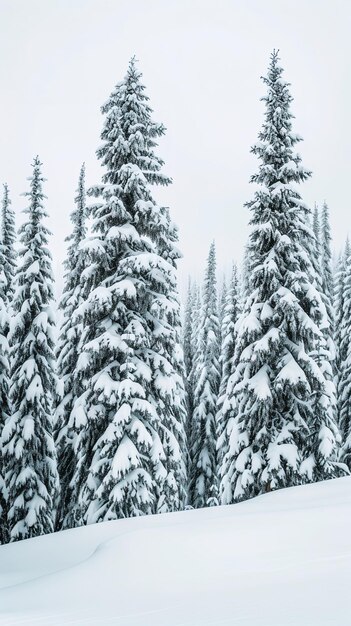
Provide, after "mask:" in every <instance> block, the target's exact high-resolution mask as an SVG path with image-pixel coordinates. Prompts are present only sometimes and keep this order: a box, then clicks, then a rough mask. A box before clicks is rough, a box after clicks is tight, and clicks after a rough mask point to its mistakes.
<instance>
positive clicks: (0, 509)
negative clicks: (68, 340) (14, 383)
mask: <svg viewBox="0 0 351 626" xmlns="http://www.w3.org/2000/svg"><path fill="white" fill-rule="evenodd" d="M4 268H5V258H4V254H3V245H2V244H1V245H0V544H2V543H7V541H8V539H9V537H8V524H7V504H8V490H7V483H6V479H5V473H6V465H5V458H4V451H3V437H2V433H3V428H4V426H5V423H6V421H7V420H8V419H9V415H10V408H9V346H8V340H7V336H8V329H9V314H8V307H7V281H6V276H5V270H4Z"/></svg>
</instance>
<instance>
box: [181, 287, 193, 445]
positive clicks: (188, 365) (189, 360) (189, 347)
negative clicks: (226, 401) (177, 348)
mask: <svg viewBox="0 0 351 626" xmlns="http://www.w3.org/2000/svg"><path fill="white" fill-rule="evenodd" d="M195 300H196V285H195V284H193V283H192V282H191V280H190V278H189V282H188V291H187V299H186V305H185V315H184V330H183V349H184V366H185V377H186V391H187V401H188V403H187V421H186V429H185V430H186V436H187V441H190V436H191V435H190V431H191V428H190V425H191V420H192V414H193V410H194V385H193V379H192V371H193V366H194V357H195V350H194V345H193V340H192V339H193V327H194V313H195V311H194V308H195Z"/></svg>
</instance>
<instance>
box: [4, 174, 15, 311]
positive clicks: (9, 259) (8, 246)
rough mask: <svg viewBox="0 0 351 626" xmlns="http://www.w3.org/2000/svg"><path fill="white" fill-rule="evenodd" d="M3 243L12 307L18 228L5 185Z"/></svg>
mask: <svg viewBox="0 0 351 626" xmlns="http://www.w3.org/2000/svg"><path fill="white" fill-rule="evenodd" d="M1 218H2V219H1V242H2V252H3V263H4V273H5V279H6V282H5V295H6V303H7V306H8V307H10V306H11V303H12V299H13V295H14V276H15V272H16V257H17V253H16V251H15V241H16V227H15V214H14V211H13V210H12V208H11V200H10V197H9V189H8V186H7V185H6V184H5V185H4V195H3V200H2V212H1Z"/></svg>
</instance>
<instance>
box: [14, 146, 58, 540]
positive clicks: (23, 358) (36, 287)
mask: <svg viewBox="0 0 351 626" xmlns="http://www.w3.org/2000/svg"><path fill="white" fill-rule="evenodd" d="M29 180H30V191H29V192H26V193H25V194H24V195H25V196H27V197H28V199H29V206H28V208H26V209H25V210H24V213H25V214H26V215H27V220H26V222H25V223H24V224H23V225H22V226H21V228H20V230H19V234H20V243H21V245H22V247H21V250H20V252H19V267H18V270H17V273H16V279H15V295H14V303H13V310H14V319H13V325H12V328H11V332H10V337H9V342H10V348H11V352H10V358H11V388H10V401H11V409H12V414H11V415H10V416H9V417H8V419H7V420H6V424H5V427H4V430H3V445H4V453H5V462H6V484H7V488H8V524H9V532H10V540H11V541H16V540H18V539H27V538H29V537H35V536H37V535H41V534H45V533H48V532H51V531H52V530H53V503H54V498H55V496H56V493H57V489H58V476H57V465H56V456H55V449H54V442H53V437H52V400H53V395H54V392H55V385H56V380H55V372H54V354H53V346H54V339H53V332H54V318H53V313H52V300H53V288H52V282H53V278H52V270H51V255H50V252H49V250H48V248H47V244H48V235H49V231H48V229H47V228H46V227H45V226H44V225H43V218H45V217H46V216H47V213H46V211H45V209H44V199H45V197H46V196H45V195H44V193H43V191H42V184H43V182H44V180H45V179H44V178H43V176H42V173H41V163H40V161H39V158H38V157H36V158H35V159H34V163H33V175H32V176H31V178H30V179H29Z"/></svg>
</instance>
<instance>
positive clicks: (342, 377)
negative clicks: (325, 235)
mask: <svg viewBox="0 0 351 626" xmlns="http://www.w3.org/2000/svg"><path fill="white" fill-rule="evenodd" d="M335 310H336V314H337V317H336V323H337V325H336V327H337V329H338V333H337V366H338V369H337V373H338V376H337V389H338V394H337V398H338V404H337V406H338V424H339V428H340V431H341V434H342V449H341V459H342V460H343V461H344V462H345V463H347V465H348V466H349V468H351V250H350V245H349V242H348V241H347V243H346V246H345V252H344V254H343V255H342V257H341V259H340V262H339V267H338V272H337V285H336V308H335Z"/></svg>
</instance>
